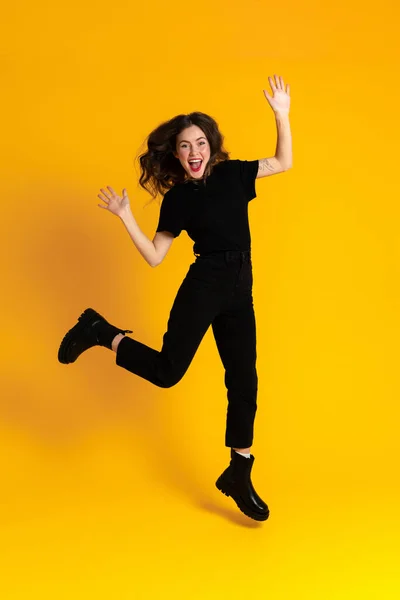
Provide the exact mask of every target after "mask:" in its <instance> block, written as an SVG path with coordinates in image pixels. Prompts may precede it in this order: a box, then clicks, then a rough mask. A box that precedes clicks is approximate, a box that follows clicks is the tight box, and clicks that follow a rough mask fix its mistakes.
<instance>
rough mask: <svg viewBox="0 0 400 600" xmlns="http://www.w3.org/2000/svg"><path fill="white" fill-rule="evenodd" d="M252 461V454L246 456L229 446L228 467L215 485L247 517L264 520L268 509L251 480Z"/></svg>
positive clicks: (267, 514) (267, 515) (266, 517)
mask: <svg viewBox="0 0 400 600" xmlns="http://www.w3.org/2000/svg"><path fill="white" fill-rule="evenodd" d="M253 463H254V456H253V455H252V454H251V455H250V458H246V457H245V456H242V455H241V454H239V453H238V452H236V451H235V450H234V449H233V448H231V462H230V464H229V467H227V468H226V469H225V471H224V472H223V473H222V474H221V475H220V476H219V477H218V479H217V481H216V482H215V485H216V487H217V488H218V489H219V491H220V492H222V493H223V494H225V496H230V497H231V498H232V499H233V500H234V501H235V502H236V504H237V506H238V507H239V508H240V510H241V511H242V513H244V514H245V515H246V516H247V517H250V518H251V519H255V520H256V521H265V520H266V519H268V517H269V509H268V506H267V505H266V504H265V502H264V501H263V500H261V498H260V496H259V495H258V494H257V492H256V491H255V489H254V487H253V484H252V482H251V478H250V474H251V469H252V467H253Z"/></svg>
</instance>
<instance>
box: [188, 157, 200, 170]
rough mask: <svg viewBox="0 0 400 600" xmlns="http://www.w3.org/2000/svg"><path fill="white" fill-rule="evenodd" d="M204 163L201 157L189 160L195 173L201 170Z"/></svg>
mask: <svg viewBox="0 0 400 600" xmlns="http://www.w3.org/2000/svg"><path fill="white" fill-rule="evenodd" d="M202 164H203V161H202V160H201V159H199V160H191V161H190V162H189V166H190V169H191V171H193V172H194V173H197V172H198V171H200V169H201V165H202Z"/></svg>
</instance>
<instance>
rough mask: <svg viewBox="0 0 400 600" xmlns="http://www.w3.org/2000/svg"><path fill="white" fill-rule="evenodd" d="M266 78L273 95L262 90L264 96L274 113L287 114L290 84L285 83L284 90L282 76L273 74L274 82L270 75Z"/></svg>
mask: <svg viewBox="0 0 400 600" xmlns="http://www.w3.org/2000/svg"><path fill="white" fill-rule="evenodd" d="M268 79H269V83H270V85H271V89H272V91H273V94H274V95H273V97H271V96H270V95H269V94H268V92H267V90H263V92H264V96H265V97H266V99H267V100H268V102H269V104H270V106H271V108H272V110H273V111H274V112H275V113H279V114H282V115H288V114H289V108H290V85H289V84H286V91H285V84H284V82H283V78H282V77H278V76H277V75H275V82H274V80H273V79H272V77H268Z"/></svg>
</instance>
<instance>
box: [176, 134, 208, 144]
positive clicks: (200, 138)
mask: <svg viewBox="0 0 400 600" xmlns="http://www.w3.org/2000/svg"><path fill="white" fill-rule="evenodd" d="M202 139H204V140H205V139H206V138H205V137H204V135H202V136H201V137H199V138H197V140H196V142H198V141H199V140H202ZM182 142H187V143H188V144H190V142H189V140H181V141H180V142H179V143H180V144H181V143H182Z"/></svg>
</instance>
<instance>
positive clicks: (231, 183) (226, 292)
mask: <svg viewBox="0 0 400 600" xmlns="http://www.w3.org/2000/svg"><path fill="white" fill-rule="evenodd" d="M268 79H269V82H270V85H271V89H272V92H273V96H270V95H269V94H268V93H267V91H266V90H264V95H265V97H266V99H267V100H268V102H269V104H270V106H271V108H272V109H273V111H274V113H275V117H276V125H277V132H278V142H277V147H276V154H275V156H273V157H271V158H263V159H260V160H250V161H247V160H231V159H230V158H229V154H228V152H226V151H225V149H224V147H223V139H224V138H223V136H222V134H221V133H220V131H219V129H218V124H217V123H216V121H215V120H214V119H213V118H212V117H210V116H209V115H206V114H204V113H201V112H192V113H190V114H188V115H185V114H181V115H178V116H176V117H174V118H172V119H171V120H169V121H167V122H165V123H162V124H161V125H159V126H158V127H157V128H156V129H155V130H154V131H152V132H151V133H150V135H149V136H148V138H147V151H146V152H145V153H144V154H142V155H141V156H140V165H141V176H140V179H139V183H140V185H141V186H142V187H143V188H144V189H145V190H146V191H147V192H149V193H150V194H151V195H152V196H153V198H155V197H156V196H157V194H160V195H162V196H163V200H162V204H161V208H160V215H159V223H158V227H157V230H156V234H155V236H154V239H153V241H151V240H150V239H149V238H147V236H146V235H145V234H144V233H143V232H142V231H141V230H140V228H139V226H138V225H137V223H136V221H135V219H134V216H133V214H132V212H131V209H130V203H129V198H128V193H127V190H126V189H123V191H122V196H119V195H118V194H117V193H116V192H115V191H114V190H113V188H111V187H109V186H107V188H108V190H105V189H103V188H101V192H102V193H101V194H98V197H99V198H100V199H101V200H102V202H103V203H104V204H98V206H99V207H100V208H104V209H106V210H108V211H109V212H111V213H112V214H114V215H116V216H118V217H119V218H120V219H121V220H122V222H123V223H124V225H125V227H126V229H127V231H128V233H129V235H130V237H131V238H132V240H133V243H134V244H135V246H136V248H137V249H138V251H139V252H140V254H141V255H142V256H143V258H144V259H145V260H146V261H147V262H148V263H149V264H150V265H151V266H152V267H155V266H157V265H159V264H160V263H161V262H162V261H163V260H164V258H165V256H166V254H167V252H168V250H169V249H170V247H171V244H172V242H173V240H174V238H176V237H177V236H178V235H179V234H180V233H181V231H183V230H185V231H187V233H188V235H189V236H190V238H191V239H192V240H193V241H194V246H193V252H194V255H195V257H196V258H195V260H194V262H193V263H192V264H191V265H190V267H189V269H188V272H187V274H186V276H185V278H184V280H183V282H182V284H181V286H180V287H179V290H178V292H177V295H176V298H175V300H174V303H173V306H172V309H171V311H170V316H169V319H168V324H167V331H166V332H165V334H164V336H163V344H162V348H161V350H160V351H157V350H155V349H153V348H150V347H149V346H146V345H145V344H142V343H141V342H140V341H138V340H135V339H133V338H132V337H128V336H126V335H125V334H126V333H133V332H132V331H131V330H129V329H119V328H118V327H115V326H114V325H111V324H110V323H109V322H108V321H106V319H105V318H104V317H103V316H101V315H100V314H99V313H98V312H96V311H95V310H93V309H92V308H87V309H86V310H84V312H83V313H82V314H81V315H80V316H79V317H78V321H77V323H76V324H75V325H74V326H73V327H72V329H70V330H69V331H68V332H67V333H66V335H65V336H64V338H63V340H62V342H61V345H60V348H59V351H58V360H59V361H60V362H61V363H63V364H69V363H73V362H75V361H76V359H77V358H78V356H80V354H82V352H84V351H85V350H88V349H89V348H91V347H93V346H104V347H106V348H109V349H110V350H113V351H114V352H115V353H116V364H117V365H118V366H120V367H122V368H124V369H127V370H128V371H130V372H131V373H134V374H135V375H138V376H139V377H143V378H144V379H147V381H150V382H151V383H153V384H154V385H157V386H158V387H162V388H168V387H171V386H173V385H175V384H176V383H178V382H179V381H180V380H181V379H182V377H183V376H184V374H185V373H186V371H187V369H188V367H189V365H190V363H191V362H192V360H193V357H194V355H195V353H196V351H197V349H198V347H199V345H200V343H201V340H202V339H203V337H204V335H205V333H206V331H207V330H208V328H209V326H210V325H211V327H212V331H213V335H214V338H215V342H216V345H217V349H218V353H219V356H220V357H221V361H222V364H223V366H224V369H225V386H226V389H227V399H228V407H227V418H226V431H225V446H226V447H228V448H230V463H229V466H228V467H227V468H226V469H225V471H224V472H223V473H222V474H221V475H220V476H219V477H218V479H217V481H216V486H217V488H218V489H219V490H220V491H221V492H222V493H224V494H225V495H226V496H231V497H232V499H233V500H234V501H235V502H236V504H237V506H238V507H239V509H240V510H241V511H242V512H243V513H244V514H245V515H247V516H248V517H251V518H252V519H256V520H258V521H264V520H265V519H267V518H268V515H269V509H268V506H267V505H266V503H265V502H264V501H263V500H262V499H261V498H260V496H259V495H258V494H257V492H256V491H255V489H254V487H253V484H252V482H251V478H250V475H251V470H252V466H253V462H254V456H253V455H252V454H251V453H250V450H251V446H252V443H253V430H254V420H255V414H256V409H257V387H258V378H257V370H256V323H255V315H254V306H253V294H252V286H253V274H252V261H251V238H250V230H249V220H248V203H249V201H250V200H252V199H253V198H255V197H256V190H255V180H256V179H257V178H260V177H266V176H267V175H273V174H275V173H282V172H283V171H286V170H287V169H289V168H290V167H291V165H292V148H291V132H290V125H289V107H290V86H289V85H287V86H286V91H285V85H284V82H283V79H282V77H277V76H276V75H275V82H274V80H273V79H272V78H271V77H269V78H268ZM146 184H147V185H148V187H146Z"/></svg>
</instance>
